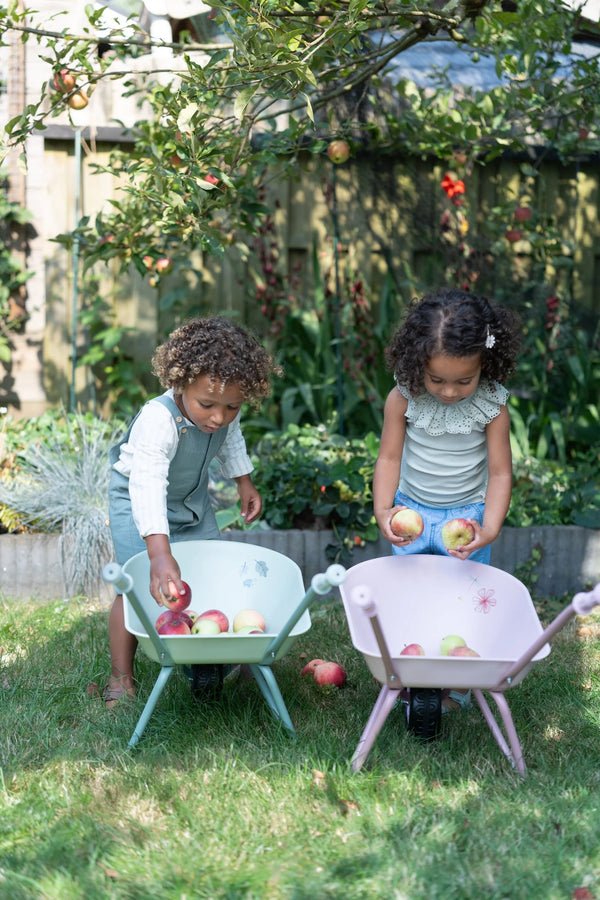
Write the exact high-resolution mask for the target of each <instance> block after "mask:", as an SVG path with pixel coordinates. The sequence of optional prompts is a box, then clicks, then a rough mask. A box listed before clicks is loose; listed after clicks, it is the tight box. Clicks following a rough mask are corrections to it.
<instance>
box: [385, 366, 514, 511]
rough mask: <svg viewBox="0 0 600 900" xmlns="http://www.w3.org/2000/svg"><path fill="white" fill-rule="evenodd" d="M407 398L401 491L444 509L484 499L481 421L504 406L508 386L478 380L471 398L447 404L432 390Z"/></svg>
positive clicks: (484, 450) (485, 422)
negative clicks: (440, 400)
mask: <svg viewBox="0 0 600 900" xmlns="http://www.w3.org/2000/svg"><path fill="white" fill-rule="evenodd" d="M398 390H399V391H400V392H401V394H402V395H403V396H404V397H406V399H407V400H408V408H407V410H406V414H405V415H406V421H407V426H406V436H405V438H404V448H403V454H402V468H401V475H400V485H399V487H400V490H401V491H402V493H403V494H405V495H406V496H407V497H410V498H412V499H413V500H416V501H417V502H418V503H422V504H424V505H425V506H432V507H436V508H443V509H447V508H449V507H459V506H463V505H467V504H471V503H477V502H481V501H483V500H484V499H485V491H486V487H487V474H488V473H487V438H486V432H485V429H486V426H487V425H489V423H490V422H491V421H492V420H493V419H495V418H496V416H498V415H499V414H500V410H501V409H502V407H503V406H505V405H506V401H507V399H508V391H507V390H506V388H505V387H503V386H502V385H501V384H498V382H496V381H492V382H487V381H482V382H480V383H479V385H478V386H477V388H476V390H475V391H474V392H473V393H472V394H471V396H470V397H465V399H464V400H460V401H459V402H458V403H452V404H450V405H448V404H445V403H440V402H439V401H438V400H436V398H435V397H433V396H432V395H431V394H428V393H426V392H425V393H423V394H420V395H419V396H418V397H412V396H411V395H410V393H409V392H408V390H407V389H406V388H405V387H404V386H403V385H398Z"/></svg>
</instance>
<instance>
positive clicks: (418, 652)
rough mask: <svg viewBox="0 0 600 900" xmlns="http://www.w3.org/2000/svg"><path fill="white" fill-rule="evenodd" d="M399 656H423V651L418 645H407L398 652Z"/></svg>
mask: <svg viewBox="0 0 600 900" xmlns="http://www.w3.org/2000/svg"><path fill="white" fill-rule="evenodd" d="M400 656H425V651H424V650H423V648H422V647H421V645H420V644H407V645H406V647H403V648H402V650H401V651H400Z"/></svg>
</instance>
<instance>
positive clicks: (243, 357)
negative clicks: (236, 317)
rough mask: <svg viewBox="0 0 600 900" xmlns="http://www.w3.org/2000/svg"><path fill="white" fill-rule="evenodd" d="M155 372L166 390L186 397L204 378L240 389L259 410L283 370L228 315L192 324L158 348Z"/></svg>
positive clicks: (154, 363) (181, 328)
mask: <svg viewBox="0 0 600 900" xmlns="http://www.w3.org/2000/svg"><path fill="white" fill-rule="evenodd" d="M152 368H153V371H154V373H155V375H156V376H157V377H158V380H159V381H160V383H161V385H162V386H163V387H164V388H173V390H174V391H175V392H176V393H181V392H182V391H183V390H184V389H185V388H186V387H187V386H188V384H191V382H193V381H195V380H196V378H198V377H199V376H201V375H208V376H209V378H211V379H214V380H217V381H221V382H222V383H223V384H232V383H235V384H237V385H239V387H240V389H241V391H242V393H243V394H244V397H245V399H246V400H247V401H248V402H249V403H251V404H253V405H258V404H259V403H260V401H261V400H263V399H264V398H265V397H268V396H269V394H270V393H271V383H270V376H271V375H272V374H279V369H278V367H277V366H275V365H274V363H273V360H272V359H271V357H270V356H269V354H268V353H267V351H266V350H265V348H264V347H263V346H262V345H261V344H260V343H259V342H258V341H257V340H256V338H255V337H254V336H253V335H251V334H250V333H249V332H248V331H247V330H246V329H245V328H242V327H241V325H237V324H236V323H235V322H232V321H231V319H227V318H225V316H210V317H209V316H207V317H205V318H197V319H191V320H190V321H189V322H186V323H184V324H183V325H181V326H180V327H179V328H177V329H175V331H173V332H172V333H171V334H170V335H169V338H168V339H167V340H166V341H165V342H164V344H161V345H160V346H159V347H157V349H156V351H155V353H154V356H153V357H152Z"/></svg>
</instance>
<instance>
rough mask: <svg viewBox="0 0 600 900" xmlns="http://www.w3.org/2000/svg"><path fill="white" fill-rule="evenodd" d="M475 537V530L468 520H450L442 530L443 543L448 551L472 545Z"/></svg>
mask: <svg viewBox="0 0 600 900" xmlns="http://www.w3.org/2000/svg"><path fill="white" fill-rule="evenodd" d="M474 537H475V529H474V528H473V526H472V525H471V523H470V522H469V520H468V519H450V521H449V522H446V524H445V525H444V527H443V528H442V541H443V542H444V547H445V548H446V549H447V550H457V549H458V548H459V547H464V546H465V545H466V544H470V543H471V541H472V540H473V538H474Z"/></svg>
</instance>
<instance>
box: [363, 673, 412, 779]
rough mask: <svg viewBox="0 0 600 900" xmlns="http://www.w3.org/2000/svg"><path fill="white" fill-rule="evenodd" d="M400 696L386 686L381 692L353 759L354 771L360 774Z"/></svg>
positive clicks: (397, 691) (396, 691) (397, 692)
mask: <svg viewBox="0 0 600 900" xmlns="http://www.w3.org/2000/svg"><path fill="white" fill-rule="evenodd" d="M399 696H400V691H399V690H392V689H391V688H389V687H388V686H387V684H384V685H383V687H382V688H381V690H380V692H379V696H378V697H377V700H376V701H375V705H374V707H373V709H372V711H371V715H370V716H369V719H368V721H367V724H366V725H365V728H364V731H363V733H362V734H361V736H360V740H359V742H358V746H357V748H356V750H355V751H354V756H353V757H352V771H353V772H358V771H359V769H361V768H362V766H363V763H364V762H365V760H366V758H367V756H368V755H369V752H370V750H371V747H372V746H373V744H374V743H375V740H376V738H377V735H378V734H379V732H380V731H381V729H382V728H383V725H384V723H385V720H386V719H387V717H388V716H389V714H390V712H391V711H392V708H393V706H394V703H395V702H396V700H397V699H398V697H399Z"/></svg>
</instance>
